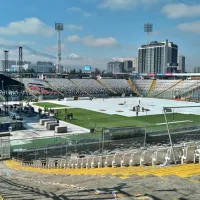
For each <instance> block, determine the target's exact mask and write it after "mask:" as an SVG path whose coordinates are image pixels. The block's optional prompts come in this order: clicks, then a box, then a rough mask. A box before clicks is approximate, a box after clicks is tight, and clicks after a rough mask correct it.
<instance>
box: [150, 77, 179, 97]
mask: <svg viewBox="0 0 200 200" xmlns="http://www.w3.org/2000/svg"><path fill="white" fill-rule="evenodd" d="M182 82H183V80H179V81H178V82H177V83H175V84H174V85H172V86H171V87H169V88H167V89H166V90H163V91H162V92H160V93H158V94H156V95H155V96H154V97H158V96H159V95H161V94H163V93H165V92H167V91H169V90H171V89H172V88H174V87H176V86H177V85H178V84H180V83H182Z"/></svg>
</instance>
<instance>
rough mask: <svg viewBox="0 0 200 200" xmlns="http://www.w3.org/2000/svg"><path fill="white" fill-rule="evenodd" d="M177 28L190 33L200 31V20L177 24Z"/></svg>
mask: <svg viewBox="0 0 200 200" xmlns="http://www.w3.org/2000/svg"><path fill="white" fill-rule="evenodd" d="M178 29H180V30H182V31H185V32H190V33H200V20H199V21H196V22H190V23H182V24H179V25H178Z"/></svg>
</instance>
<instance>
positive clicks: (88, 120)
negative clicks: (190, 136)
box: [11, 103, 200, 149]
mask: <svg viewBox="0 0 200 200" xmlns="http://www.w3.org/2000/svg"><path fill="white" fill-rule="evenodd" d="M40 104H43V103H40ZM53 105H54V104H53ZM45 106H46V103H45ZM68 112H72V113H73V115H74V119H73V120H66V121H67V122H69V123H72V124H75V125H78V126H81V127H84V128H88V129H91V128H96V129H97V132H96V133H87V134H80V135H70V136H67V138H70V139H71V140H72V141H79V140H85V139H90V138H93V139H94V138H95V139H97V140H98V138H99V137H101V130H102V128H114V127H127V126H137V127H147V128H146V129H147V131H148V132H149V131H156V130H166V125H165V124H164V125H159V126H158V125H156V124H158V123H165V118H164V115H163V114H160V115H147V116H139V117H125V116H121V115H109V114H105V113H99V112H95V111H90V110H86V109H80V108H70V109H69V110H68ZM57 118H58V119H61V120H63V121H64V120H65V110H64V109H61V115H58V116H57ZM167 120H168V121H169V122H172V121H185V120H191V121H192V122H193V123H188V122H187V123H186V122H185V123H179V124H170V125H169V127H170V128H179V127H185V126H188V125H196V124H199V122H200V116H199V115H191V114H190V115H187V114H180V113H174V114H172V113H170V114H169V113H168V114H167ZM122 132H123V131H122ZM59 142H63V143H65V142H66V137H56V138H53V137H52V138H40V139H36V138H35V139H33V140H31V141H30V142H29V143H26V144H22V145H12V144H11V146H12V147H11V148H12V149H18V148H34V147H41V146H46V145H48V144H55V143H59Z"/></svg>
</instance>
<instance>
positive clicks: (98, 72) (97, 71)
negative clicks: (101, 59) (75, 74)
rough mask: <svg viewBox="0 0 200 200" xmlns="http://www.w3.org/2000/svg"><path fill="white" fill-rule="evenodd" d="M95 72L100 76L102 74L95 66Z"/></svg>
mask: <svg viewBox="0 0 200 200" xmlns="http://www.w3.org/2000/svg"><path fill="white" fill-rule="evenodd" d="M94 73H95V76H98V75H100V74H101V71H100V70H99V69H98V68H95V71H94Z"/></svg>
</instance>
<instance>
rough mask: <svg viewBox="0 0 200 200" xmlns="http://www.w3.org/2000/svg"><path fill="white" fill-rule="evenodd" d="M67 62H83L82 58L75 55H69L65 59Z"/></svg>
mask: <svg viewBox="0 0 200 200" xmlns="http://www.w3.org/2000/svg"><path fill="white" fill-rule="evenodd" d="M66 59H67V60H83V59H84V58H83V57H81V56H79V55H77V54H75V53H70V54H69V55H68V56H67V57H66Z"/></svg>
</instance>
